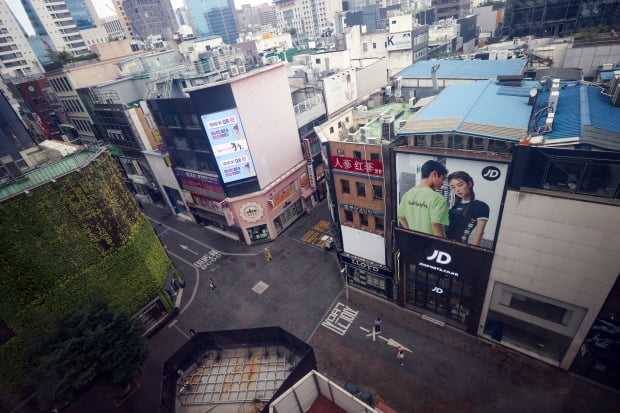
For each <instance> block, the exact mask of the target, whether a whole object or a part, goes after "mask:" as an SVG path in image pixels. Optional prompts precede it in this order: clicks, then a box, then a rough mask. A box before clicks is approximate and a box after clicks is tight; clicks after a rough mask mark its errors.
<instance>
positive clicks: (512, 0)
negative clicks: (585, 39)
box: [501, 0, 620, 37]
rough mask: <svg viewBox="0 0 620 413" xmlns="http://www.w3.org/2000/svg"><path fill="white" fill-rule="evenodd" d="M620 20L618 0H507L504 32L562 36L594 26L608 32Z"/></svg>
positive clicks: (502, 32)
mask: <svg viewBox="0 0 620 413" xmlns="http://www.w3.org/2000/svg"><path fill="white" fill-rule="evenodd" d="M618 23H620V1H617V0H612V1H609V0H507V1H506V10H505V16H504V23H503V26H502V28H501V34H502V35H504V36H509V37H514V36H526V35H529V34H532V35H535V36H538V37H545V36H561V35H572V34H574V33H577V32H580V31H583V30H584V29H587V28H590V27H599V31H601V32H608V31H609V30H611V29H612V28H614V27H615V26H616V25H617V24H618Z"/></svg>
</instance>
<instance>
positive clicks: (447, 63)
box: [394, 59, 527, 79]
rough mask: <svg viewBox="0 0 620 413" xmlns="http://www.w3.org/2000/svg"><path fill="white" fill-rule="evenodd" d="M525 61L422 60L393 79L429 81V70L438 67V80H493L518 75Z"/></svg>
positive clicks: (521, 71)
mask: <svg viewBox="0 0 620 413" xmlns="http://www.w3.org/2000/svg"><path fill="white" fill-rule="evenodd" d="M526 63H527V61H526V60H521V59H511V60H422V61H419V62H417V63H414V64H413V65H411V66H409V67H408V68H406V69H403V70H401V71H400V72H398V73H397V74H396V75H394V77H396V78H398V77H402V78H420V79H430V78H431V69H432V67H433V66H435V65H439V69H438V70H437V78H440V79H495V78H496V77H497V76H509V75H512V76H514V75H520V74H522V73H523V70H524V68H525V65H526Z"/></svg>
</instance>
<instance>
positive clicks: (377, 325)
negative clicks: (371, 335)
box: [375, 317, 381, 333]
mask: <svg viewBox="0 0 620 413" xmlns="http://www.w3.org/2000/svg"><path fill="white" fill-rule="evenodd" d="M380 332H381V318H380V317H377V319H376V320H375V333H380Z"/></svg>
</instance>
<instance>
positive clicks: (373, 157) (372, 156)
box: [370, 152, 379, 161]
mask: <svg viewBox="0 0 620 413" xmlns="http://www.w3.org/2000/svg"><path fill="white" fill-rule="evenodd" d="M370 160H371V161H378V160H379V154H378V153H375V152H372V153H371V154H370Z"/></svg>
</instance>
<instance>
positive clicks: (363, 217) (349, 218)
mask: <svg viewBox="0 0 620 413" xmlns="http://www.w3.org/2000/svg"><path fill="white" fill-rule="evenodd" d="M355 215H357V216H358V224H359V226H362V227H370V225H369V219H368V217H369V215H368V214H363V213H361V212H358V213H356V214H355ZM370 217H371V218H372V221H373V222H374V229H375V230H376V231H383V230H384V225H383V222H384V220H383V217H378V216H375V215H371V216H370ZM344 221H345V222H347V223H350V224H356V222H355V220H354V213H353V211H350V210H348V209H345V210H344Z"/></svg>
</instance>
